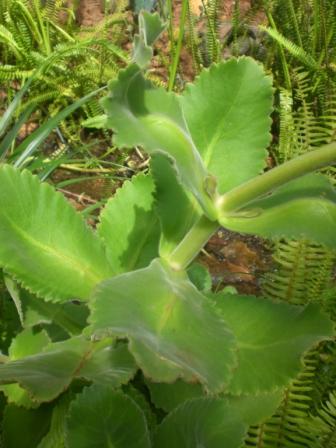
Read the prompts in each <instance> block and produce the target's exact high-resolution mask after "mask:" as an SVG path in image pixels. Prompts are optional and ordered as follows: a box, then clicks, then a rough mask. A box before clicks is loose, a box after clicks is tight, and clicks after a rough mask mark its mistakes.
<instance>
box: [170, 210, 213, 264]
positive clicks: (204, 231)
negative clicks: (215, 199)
mask: <svg viewBox="0 0 336 448" xmlns="http://www.w3.org/2000/svg"><path fill="white" fill-rule="evenodd" d="M218 227H219V224H218V222H217V221H210V219H208V218H207V217H206V216H204V215H203V216H201V217H200V218H199V220H198V221H197V222H196V223H195V224H194V225H193V227H192V228H191V229H190V231H189V232H188V233H187V234H186V236H185V237H184V238H183V240H182V241H181V242H180V244H179V245H178V246H177V247H176V249H175V250H174V251H173V252H172V254H171V255H170V257H169V258H168V260H167V261H168V263H169V264H170V266H171V267H172V268H173V269H175V270H176V271H180V270H183V269H185V268H186V267H187V266H188V265H189V264H190V263H191V262H192V261H193V259H194V258H195V257H196V256H197V255H198V253H199V252H200V250H201V249H202V247H203V246H204V245H205V244H206V242H207V241H208V240H209V238H210V237H211V235H212V234H213V233H214V232H215V231H216V230H217V229H218Z"/></svg>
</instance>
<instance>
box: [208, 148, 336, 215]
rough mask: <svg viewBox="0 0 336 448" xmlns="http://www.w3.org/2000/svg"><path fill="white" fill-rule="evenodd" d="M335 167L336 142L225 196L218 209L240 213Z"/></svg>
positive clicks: (219, 199)
mask: <svg viewBox="0 0 336 448" xmlns="http://www.w3.org/2000/svg"><path fill="white" fill-rule="evenodd" d="M333 163H336V142H333V143H330V144H328V145H324V146H322V147H321V148H319V149H316V150H314V151H310V152H308V153H306V154H303V155H302V156H299V157H296V158H295V159H293V160H290V161H288V162H285V163H284V164H282V165H280V166H278V167H276V168H273V169H272V170H270V171H267V172H266V173H264V174H262V175H261V176H258V177H255V178H254V179H251V180H249V181H247V182H245V183H243V184H242V185H240V186H239V187H236V188H234V189H233V190H231V191H229V192H228V193H225V194H224V195H222V196H220V197H219V198H218V200H217V209H218V211H219V213H224V214H227V213H230V212H234V211H237V210H239V209H241V208H242V207H244V206H246V205H247V204H248V203H249V202H251V201H253V200H254V199H258V198H259V197H260V196H264V195H265V194H267V193H271V192H272V191H273V190H275V189H276V188H278V187H280V186H281V185H284V184H286V183H287V182H289V181H291V180H294V179H297V178H298V177H301V176H304V175H305V174H308V173H311V172H313V171H316V170H318V169H320V168H323V167H325V166H329V165H332V164H333Z"/></svg>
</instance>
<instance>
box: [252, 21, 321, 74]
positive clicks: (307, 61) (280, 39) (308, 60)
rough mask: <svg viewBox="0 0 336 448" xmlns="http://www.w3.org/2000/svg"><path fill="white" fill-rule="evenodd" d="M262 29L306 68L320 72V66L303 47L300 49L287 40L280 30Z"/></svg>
mask: <svg viewBox="0 0 336 448" xmlns="http://www.w3.org/2000/svg"><path fill="white" fill-rule="evenodd" d="M260 28H261V29H262V30H263V31H265V32H266V33H267V34H268V35H269V36H270V37H272V38H273V39H274V40H275V41H276V42H277V43H278V44H279V45H281V46H282V47H284V48H285V49H286V50H287V51H288V53H289V54H291V55H292V56H293V57H294V58H296V59H298V60H299V61H300V62H301V63H302V64H304V65H305V66H306V67H308V68H310V69H313V70H318V69H319V64H318V62H317V61H315V59H314V58H313V57H312V56H310V54H308V53H307V52H306V51H305V50H304V49H303V48H302V47H299V46H298V45H296V44H295V43H294V42H292V41H290V40H289V39H287V38H286V37H285V36H283V35H282V34H281V33H279V31H278V30H275V29H273V28H269V27H267V26H262V25H261V26H260Z"/></svg>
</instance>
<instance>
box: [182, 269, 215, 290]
mask: <svg viewBox="0 0 336 448" xmlns="http://www.w3.org/2000/svg"><path fill="white" fill-rule="evenodd" d="M187 272H188V277H189V279H190V281H191V282H192V283H193V284H194V285H195V286H196V288H197V289H198V290H200V291H203V292H210V291H211V286H212V278H211V274H210V272H209V271H208V269H207V268H206V267H205V266H204V265H202V264H200V263H192V264H191V265H190V266H189V268H188V271H187Z"/></svg>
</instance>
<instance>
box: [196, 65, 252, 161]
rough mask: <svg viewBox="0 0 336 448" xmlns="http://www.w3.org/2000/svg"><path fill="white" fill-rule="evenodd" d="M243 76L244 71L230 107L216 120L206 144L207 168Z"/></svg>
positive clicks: (238, 92)
mask: <svg viewBox="0 0 336 448" xmlns="http://www.w3.org/2000/svg"><path fill="white" fill-rule="evenodd" d="M244 76H246V73H244V75H243V77H242V78H241V81H240V85H239V87H238V88H237V89H236V90H235V97H234V99H233V100H232V102H231V105H230V107H229V108H228V110H227V111H226V112H225V114H224V115H223V117H222V118H221V119H220V120H219V121H218V125H217V130H216V132H215V134H214V135H213V137H212V138H211V139H210V141H209V144H208V145H207V146H206V149H205V152H204V157H203V160H204V163H205V166H206V167H207V168H208V167H209V165H210V163H211V160H212V156H213V152H214V148H215V145H216V143H217V142H218V140H219V137H220V135H221V131H222V128H223V123H224V122H225V120H226V118H227V117H228V116H229V115H230V113H231V111H232V108H233V106H234V105H235V104H236V102H237V99H238V97H239V95H240V91H241V88H242V85H243V78H244ZM205 140H207V139H205Z"/></svg>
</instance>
